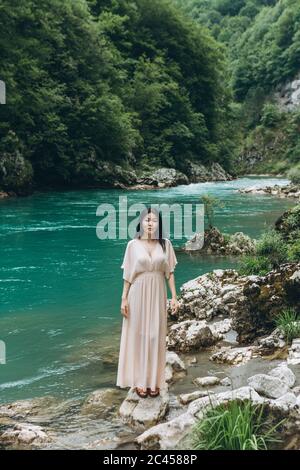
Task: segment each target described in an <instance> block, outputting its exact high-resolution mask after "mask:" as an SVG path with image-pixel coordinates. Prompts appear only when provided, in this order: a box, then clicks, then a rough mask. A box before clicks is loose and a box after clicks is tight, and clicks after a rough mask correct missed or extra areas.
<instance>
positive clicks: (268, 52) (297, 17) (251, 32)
mask: <svg viewBox="0 0 300 470" xmlns="http://www.w3.org/2000/svg"><path fill="white" fill-rule="evenodd" d="M173 1H174V2H175V3H176V4H177V5H178V6H180V8H182V9H183V10H184V11H185V12H186V13H187V14H188V15H189V16H191V17H192V18H194V19H195V20H196V21H197V22H198V23H199V24H201V25H204V26H206V27H207V28H208V29H209V30H210V31H211V32H212V34H213V36H214V37H215V39H217V40H218V41H220V42H221V43H222V44H224V46H225V47H226V49H227V56H228V60H229V64H230V70H231V75H230V79H229V80H230V83H231V84H232V87H233V93H234V97H235V99H236V100H237V101H238V102H239V103H240V108H239V110H237V107H236V104H234V105H233V106H235V108H236V110H237V111H238V112H237V114H236V120H237V122H238V126H239V129H238V131H236V132H235V138H236V143H237V144H238V142H239V144H240V145H239V147H240V148H239V150H238V151H237V152H235V154H234V155H236V153H237V154H238V156H239V155H241V156H247V155H250V156H251V155H254V156H257V157H256V158H255V160H254V162H253V159H248V158H247V157H243V158H238V159H234V160H236V161H235V162H232V164H231V165H232V167H234V168H235V169H236V172H237V174H244V173H248V172H249V171H250V172H251V173H253V170H254V172H255V173H274V174H278V173H284V172H286V171H287V170H288V169H289V168H290V167H291V166H292V165H295V164H297V163H298V162H299V155H300V133H299V129H300V127H299V126H300V113H299V110H297V108H295V109H293V110H291V111H290V112H288V113H284V112H280V111H279V110H278V109H277V108H276V105H275V104H274V103H273V101H274V99H273V92H274V90H275V89H276V88H277V87H280V86H282V85H284V84H285V83H286V81H291V80H293V79H295V77H296V74H297V73H298V72H299V57H300V54H299V51H300V2H299V0H280V1H278V0H236V1H227V0H214V1H208V0H173Z"/></svg>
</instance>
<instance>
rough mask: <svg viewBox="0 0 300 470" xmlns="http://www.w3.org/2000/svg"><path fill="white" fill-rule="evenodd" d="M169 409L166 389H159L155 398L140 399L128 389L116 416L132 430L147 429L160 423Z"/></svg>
mask: <svg viewBox="0 0 300 470" xmlns="http://www.w3.org/2000/svg"><path fill="white" fill-rule="evenodd" d="M168 409H169V393H168V388H167V387H166V388H161V390H160V394H159V395H158V396H157V397H149V396H148V397H146V398H141V397H139V396H138V394H137V393H136V392H135V391H134V390H133V389H130V390H129V392H128V394H127V397H126V398H125V400H124V401H123V403H122V404H121V406H120V408H119V411H118V416H119V417H120V418H121V419H122V421H123V422H124V423H126V424H128V425H130V426H132V427H133V428H136V429H140V428H148V427H150V426H154V425H155V424H157V423H158V422H159V421H161V420H162V419H163V418H164V416H165V415H166V413H167V411H168Z"/></svg>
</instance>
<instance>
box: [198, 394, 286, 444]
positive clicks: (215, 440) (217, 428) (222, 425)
mask: <svg viewBox="0 0 300 470" xmlns="http://www.w3.org/2000/svg"><path fill="white" fill-rule="evenodd" d="M264 411H265V408H264V406H263V405H254V404H253V403H252V402H251V401H250V400H247V401H245V402H238V401H237V400H233V401H230V402H229V403H226V404H221V405H218V406H216V407H214V408H210V409H209V410H208V411H207V413H206V414H205V416H204V417H203V418H202V419H200V420H199V421H198V422H197V423H196V424H195V425H194V427H193V429H192V431H191V443H192V448H193V449H195V450H267V449H268V448H269V446H271V445H273V444H275V443H279V442H281V438H280V437H278V436H277V435H276V433H277V429H278V427H279V426H280V425H281V424H282V423H283V420H282V421H280V422H279V423H277V424H276V425H273V426H271V424H269V423H267V420H266V416H265V413H264Z"/></svg>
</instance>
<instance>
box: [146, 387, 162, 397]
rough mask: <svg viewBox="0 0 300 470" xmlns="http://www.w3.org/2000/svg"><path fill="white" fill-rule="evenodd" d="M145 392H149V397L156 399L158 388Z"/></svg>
mask: <svg viewBox="0 0 300 470" xmlns="http://www.w3.org/2000/svg"><path fill="white" fill-rule="evenodd" d="M147 390H149V392H148V393H149V395H150V397H157V396H158V395H159V392H160V390H159V388H156V389H155V390H151V389H150V388H148V389H147Z"/></svg>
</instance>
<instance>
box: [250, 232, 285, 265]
mask: <svg viewBox="0 0 300 470" xmlns="http://www.w3.org/2000/svg"><path fill="white" fill-rule="evenodd" d="M256 253H257V255H258V256H266V257H267V258H268V260H269V261H270V263H271V264H272V267H273V268H275V267H278V266H279V265H280V264H281V263H283V262H284V261H286V260H287V246H286V243H285V241H284V240H283V239H282V237H281V235H280V233H278V232H277V231H276V230H275V229H273V228H272V229H268V230H267V231H266V232H265V233H263V234H262V236H261V238H260V239H259V240H258V241H257V244H256Z"/></svg>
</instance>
